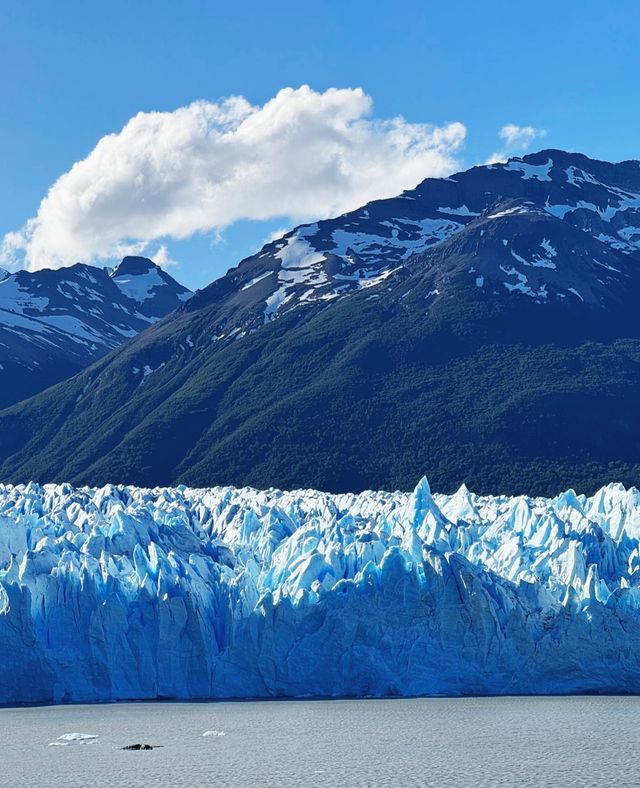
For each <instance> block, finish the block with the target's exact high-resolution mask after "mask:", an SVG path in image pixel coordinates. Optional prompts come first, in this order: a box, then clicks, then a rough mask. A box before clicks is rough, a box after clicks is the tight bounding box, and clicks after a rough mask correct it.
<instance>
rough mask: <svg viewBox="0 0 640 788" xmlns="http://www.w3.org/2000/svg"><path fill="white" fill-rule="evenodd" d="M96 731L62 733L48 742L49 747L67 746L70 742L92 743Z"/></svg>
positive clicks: (95, 736) (95, 737)
mask: <svg viewBox="0 0 640 788" xmlns="http://www.w3.org/2000/svg"><path fill="white" fill-rule="evenodd" d="M97 738H98V734H96V733H63V734H62V736H58V738H57V739H56V740H55V741H51V742H49V747H68V746H69V745H70V744H94V742H95V741H96V739H97Z"/></svg>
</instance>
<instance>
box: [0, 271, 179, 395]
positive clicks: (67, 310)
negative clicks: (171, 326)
mask: <svg viewBox="0 0 640 788" xmlns="http://www.w3.org/2000/svg"><path fill="white" fill-rule="evenodd" d="M189 296H190V291H189V290H187V288H185V287H183V286H182V285H180V284H179V283H178V282H176V281H175V279H173V278H172V277H171V276H169V275H168V274H167V273H166V272H164V271H163V270H162V269H161V268H160V267H159V266H157V265H156V264H155V263H153V262H152V261H151V260H149V259H148V258H144V257H125V258H124V259H123V260H122V262H121V263H120V264H119V265H118V266H117V267H116V268H115V269H113V270H110V269H103V268H99V267H97V266H92V265H87V264H84V263H76V264H74V265H72V266H69V267H68V268H61V269H48V268H45V269H40V270H38V271H33V272H31V271H16V272H14V273H9V272H8V271H7V272H4V273H3V274H2V275H0V367H1V368H0V405H2V406H6V405H10V404H13V402H15V401H18V400H20V399H24V398H26V397H27V396H30V395H32V394H35V393H37V392H38V391H40V390H42V389H44V388H47V387H48V386H50V385H52V384H54V383H57V382H59V381H61V380H64V379H65V378H68V377H71V376H72V375H73V374H75V373H77V372H78V371H80V370H81V369H83V368H85V367H87V366H89V365H90V364H91V363H92V362H94V361H96V360H97V359H98V358H100V357H101V356H103V355H104V354H105V353H107V352H108V351H110V350H112V349H113V348H115V347H117V346H118V345H120V344H122V342H123V341H125V340H126V339H127V338H130V337H132V336H135V334H137V333H139V332H140V331H142V330H144V329H145V328H146V327H147V326H149V325H151V324H152V323H154V322H156V321H157V320H159V319H160V318H161V317H164V315H166V314H168V313H169V312H170V311H172V310H173V309H175V308H176V307H177V306H178V305H179V304H180V303H182V302H183V301H184V299H185V298H188V297H189Z"/></svg>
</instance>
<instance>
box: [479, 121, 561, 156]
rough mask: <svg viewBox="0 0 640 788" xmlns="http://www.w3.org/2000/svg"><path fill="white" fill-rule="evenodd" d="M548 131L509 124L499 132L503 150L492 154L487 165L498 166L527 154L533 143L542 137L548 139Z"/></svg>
mask: <svg viewBox="0 0 640 788" xmlns="http://www.w3.org/2000/svg"><path fill="white" fill-rule="evenodd" d="M546 135H547V131H546V129H536V128H534V127H533V126H516V124H515V123H507V125H506V126H503V127H502V128H501V129H500V131H499V132H498V136H499V137H500V139H501V140H502V143H503V147H502V149H501V150H499V151H496V152H495V153H492V154H491V156H489V158H488V159H487V162H486V163H487V164H496V163H497V162H502V161H506V160H507V159H509V158H510V157H511V156H516V155H518V154H521V153H526V152H527V150H528V149H529V147H530V145H531V143H532V142H533V141H534V140H536V139H539V138H540V137H546Z"/></svg>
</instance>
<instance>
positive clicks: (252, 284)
mask: <svg viewBox="0 0 640 788" xmlns="http://www.w3.org/2000/svg"><path fill="white" fill-rule="evenodd" d="M273 273H275V271H265V272H264V273H263V274H260V276H256V277H255V278H254V279H252V280H251V281H250V282H247V284H246V285H244V286H243V287H241V288H240V289H241V290H248V289H249V288H250V287H253V286H254V285H257V284H258V282H262V280H263V279H266V278H267V277H268V276H271V274H273Z"/></svg>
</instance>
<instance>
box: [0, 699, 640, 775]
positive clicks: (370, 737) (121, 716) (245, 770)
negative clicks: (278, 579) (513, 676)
mask: <svg viewBox="0 0 640 788" xmlns="http://www.w3.org/2000/svg"><path fill="white" fill-rule="evenodd" d="M0 730H1V736H2V745H1V749H0V755H1V758H2V761H1V768H0V785H3V786H4V785H6V786H12V787H13V788H16V787H17V786H82V788H88V787H89V786H158V785H167V786H183V785H184V786H205V785H215V786H254V787H255V786H294V785H304V786H402V785H420V786H516V785H517V786H520V787H521V788H522V787H526V786H563V788H564V787H566V786H603V785H615V786H631V785H638V784H640V759H639V757H638V756H639V753H640V698H628V697H625V698H620V697H604V698H598V697H570V698H566V697H562V698H464V699H415V700H345V701H339V700H336V701H277V702H246V703H126V704H110V705H95V706H58V707H39V708H21V709H2V710H0ZM205 731H209V732H210V735H208V736H203V735H202V734H203V733H205ZM69 733H79V734H85V735H93V736H97V738H95V739H90V740H85V741H86V742H91V743H80V742H71V743H68V744H63V746H50V743H51V742H56V741H58V742H64V741H65V740H64V739H62V740H60V739H59V737H60V736H64V735H65V734H69ZM220 734H224V735H220ZM137 742H141V743H149V744H152V745H162V746H161V748H159V749H154V750H152V751H150V752H130V751H123V750H121V749H119V748H121V747H123V746H125V745H128V744H133V743H137Z"/></svg>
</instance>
